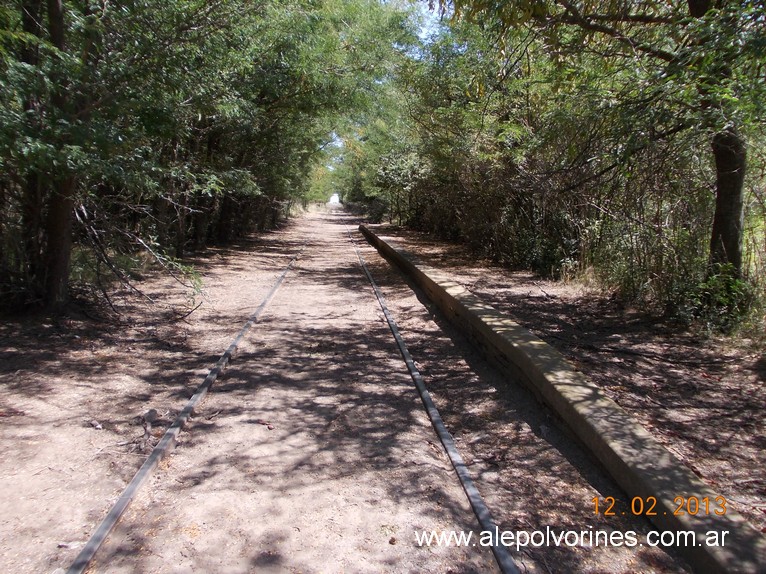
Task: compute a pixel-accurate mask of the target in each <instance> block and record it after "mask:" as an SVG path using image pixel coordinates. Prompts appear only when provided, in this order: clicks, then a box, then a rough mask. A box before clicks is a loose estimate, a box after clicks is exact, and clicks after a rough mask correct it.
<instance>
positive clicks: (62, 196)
mask: <svg viewBox="0 0 766 574" xmlns="http://www.w3.org/2000/svg"><path fill="white" fill-rule="evenodd" d="M65 29H66V28H65V22H64V7H63V5H62V2H61V0H48V32H49V34H50V39H51V43H52V44H53V46H55V47H56V48H57V49H58V50H60V51H62V52H63V51H64V49H65V42H64V39H65ZM53 80H54V85H55V87H54V88H53V92H52V94H51V104H52V106H53V108H54V113H58V114H60V115H61V116H63V117H66V116H67V110H68V104H69V102H68V98H67V92H66V82H65V79H64V78H62V77H55V76H54V78H53ZM60 143H61V144H63V143H65V142H60ZM76 183H77V182H76V179H75V177H74V175H72V174H60V175H58V177H54V182H53V189H52V190H51V191H52V192H51V195H50V199H49V201H48V218H47V222H46V251H45V284H44V288H45V303H46V305H47V306H48V307H54V308H56V307H60V306H62V305H63V304H64V303H66V301H67V298H68V294H69V289H68V287H69V263H70V260H71V251H72V211H73V209H74V196H75V191H76V189H77V185H76Z"/></svg>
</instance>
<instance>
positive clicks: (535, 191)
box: [345, 0, 766, 327]
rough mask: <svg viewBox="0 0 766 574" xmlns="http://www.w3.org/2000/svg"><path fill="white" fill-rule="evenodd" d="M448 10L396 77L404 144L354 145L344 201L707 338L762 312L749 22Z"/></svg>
mask: <svg viewBox="0 0 766 574" xmlns="http://www.w3.org/2000/svg"><path fill="white" fill-rule="evenodd" d="M443 8H444V9H453V10H454V14H453V16H452V18H451V19H450V20H449V22H444V24H443V26H442V28H441V30H440V33H439V34H437V35H436V36H435V38H434V39H433V41H432V42H429V43H428V44H426V45H424V47H423V49H422V51H421V53H420V54H419V56H418V57H415V58H413V59H411V60H410V61H409V62H408V64H407V66H406V67H405V68H403V69H402V70H401V72H400V74H399V76H398V87H399V94H398V96H397V97H398V103H397V104H396V105H395V107H396V108H398V109H404V110H406V111H407V113H408V116H409V122H408V123H407V125H406V127H405V128H403V129H402V128H401V127H397V130H399V132H400V133H399V134H398V135H397V137H393V138H392V137H391V134H390V132H389V133H384V132H381V131H380V130H379V129H377V128H376V127H374V126H373V127H370V126H369V125H368V126H366V127H365V128H364V129H365V130H366V133H365V137H364V138H359V137H353V136H352V139H354V140H355V142H356V143H354V144H353V145H351V146H349V147H350V151H349V155H348V157H347V159H346V166H347V168H348V169H349V170H350V171H351V172H352V174H347V175H345V179H346V180H347V181H349V182H350V181H354V178H356V180H357V183H356V184H355V185H346V187H345V190H346V191H345V193H346V197H347V198H349V199H352V200H360V199H364V198H367V200H368V201H370V200H372V198H375V199H374V201H375V203H376V205H378V206H379V204H380V203H381V202H382V203H384V204H385V205H386V209H380V208H379V207H378V208H377V212H380V213H383V212H386V213H387V214H388V216H389V217H390V218H391V219H392V220H395V221H399V222H402V223H406V224H409V225H413V226H416V227H419V228H421V229H424V230H429V231H433V232H436V233H439V234H441V235H443V236H446V237H452V238H456V239H460V240H463V241H466V242H468V243H470V244H472V245H473V246H475V248H476V249H477V250H480V251H482V252H484V253H485V254H487V255H489V256H491V257H493V258H495V259H497V260H498V261H502V262H504V263H507V264H509V265H512V266H516V267H523V268H531V269H534V270H537V271H538V272H540V273H543V274H546V275H554V276H572V275H578V276H580V277H586V278H589V279H593V280H595V281H597V282H598V284H600V285H601V286H603V287H605V288H608V289H610V290H614V291H616V292H619V293H620V294H621V295H622V296H624V297H626V298H629V299H639V300H643V301H647V302H651V303H653V304H655V305H656V306H657V307H658V308H661V309H665V310H668V311H671V312H673V313H675V314H677V315H682V316H685V317H687V318H693V317H695V316H699V317H700V318H704V319H705V321H709V322H711V324H717V325H723V326H725V327H726V326H729V325H730V318H731V315H732V314H734V315H741V314H742V313H743V312H744V310H745V309H746V308H748V306H749V305H750V304H751V303H752V302H753V300H754V296H756V295H757V294H758V292H759V291H760V292H761V294H762V292H763V288H764V279H763V277H764V276H765V275H766V274H765V273H764V263H765V262H766V236H764V231H765V229H764V222H765V221H766V211H765V210H764V207H765V205H764V151H765V150H766V147H765V144H766V141H764V120H763V117H764V115H763V112H764V102H766V93H765V91H766V36H765V35H764V30H765V29H766V17H765V16H764V14H763V10H762V7H760V6H759V5H758V3H756V2H740V3H726V2H723V3H721V4H717V5H713V4H710V3H706V2H690V3H689V4H686V3H681V2H678V3H658V2H648V1H647V2H628V3H626V2H614V1H611V0H603V1H599V0H587V1H585V0H583V1H578V2H569V1H566V0H550V1H549V0H532V1H530V0H523V1H512V2H492V1H489V2H486V1H484V0H474V1H472V0H465V1H462V0H461V1H456V2H455V4H454V5H447V4H446V3H445V4H443ZM387 121H388V120H387ZM359 142H362V143H361V144H360V143H359ZM405 142H406V143H405ZM360 145H362V146H363V147H364V148H365V150H366V152H365V153H361V152H360V151H359V150H358V149H357V148H358V147H359V146H360ZM355 166H360V167H359V168H355ZM359 181H364V182H366V187H365V186H364V185H360V184H359ZM711 287H714V289H711ZM703 315H704V317H702V316H703Z"/></svg>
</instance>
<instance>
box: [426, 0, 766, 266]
mask: <svg viewBox="0 0 766 574" xmlns="http://www.w3.org/2000/svg"><path fill="white" fill-rule="evenodd" d="M447 4H448V3H447V2H442V4H441V6H442V9H443V10H444V9H446V8H447ZM454 9H455V17H460V16H461V15H462V14H466V15H467V16H468V17H469V18H473V19H478V20H482V21H483V22H485V23H486V24H487V25H488V26H489V27H490V28H491V29H492V30H493V31H495V32H497V31H500V33H501V34H507V33H508V31H509V30H511V29H514V28H516V27H519V26H529V27H531V28H532V29H533V30H535V32H536V33H538V34H540V35H541V36H542V37H543V38H545V40H546V42H547V45H548V49H549V50H550V51H551V53H552V54H554V55H555V57H556V58H558V59H563V60H566V61H567V63H568V64H569V65H572V64H574V65H576V62H577V60H578V59H579V57H580V55H581V52H582V50H583V48H585V49H586V50H593V51H594V52H601V53H603V54H604V55H605V57H608V58H615V57H616V58H619V59H621V60H622V61H623V62H624V65H625V66H640V67H641V68H642V69H643V70H649V72H650V73H649V75H650V76H651V77H652V78H653V79H654V81H655V83H654V85H647V89H646V90H645V98H646V99H645V102H646V105H647V106H658V105H668V104H670V105H672V106H674V107H675V110H676V112H677V115H678V118H679V122H680V124H682V125H683V126H684V128H698V127H700V126H701V127H702V128H704V129H706V130H707V131H708V132H709V133H710V134H711V135H710V142H711V144H710V145H711V149H712V155H713V158H714V162H715V172H716V178H715V179H716V181H715V197H716V202H715V213H714V216H713V225H712V231H711V239H710V263H711V266H716V265H720V264H729V265H731V267H732V269H733V270H734V273H735V275H737V276H739V275H741V273H742V237H743V205H744V202H743V183H744V178H745V168H746V156H747V146H746V140H745V138H744V136H743V135H742V133H741V124H742V123H743V122H747V121H752V116H751V117H750V118H748V117H746V116H747V112H748V111H752V109H754V108H755V107H756V105H755V104H754V102H756V101H757V100H758V98H759V97H760V95H761V93H762V90H761V89H758V88H754V85H753V84H751V83H750V82H749V79H750V78H752V77H753V75H760V76H761V77H762V76H763V68H762V64H763V59H764V56H763V51H762V50H761V48H762V43H763V23H764V22H763V14H762V12H761V8H760V7H759V6H758V3H757V2H754V1H746V2H727V1H725V0H721V1H719V2H715V3H714V2H713V1H711V0H689V3H688V6H687V7H686V8H685V9H684V8H683V7H682V6H680V5H679V4H677V3H676V4H664V3H656V2H650V1H642V2H635V3H624V2H615V1H612V0H604V1H596V2H593V1H586V0H581V1H570V0H519V1H512V2H493V1H489V2H485V1H478V0H456V1H455V2H454ZM756 62H758V63H756ZM657 84H661V85H662V86H661V87H662V89H660V88H659V87H658V85H657ZM688 86H693V87H694V88H695V89H696V94H694V93H692V92H690V91H688V90H686V89H685V88H687V87H688ZM660 98H661V100H660ZM660 132H662V130H660Z"/></svg>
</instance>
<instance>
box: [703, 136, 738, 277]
mask: <svg viewBox="0 0 766 574" xmlns="http://www.w3.org/2000/svg"><path fill="white" fill-rule="evenodd" d="M713 156H714V157H715V170H716V196H715V214H714V216H713V233H712V236H711V239H710V263H711V267H712V266H716V265H717V264H727V263H728V264H731V266H732V267H733V268H734V269H733V271H734V274H735V276H737V277H739V276H741V275H742V237H743V230H744V217H745V211H744V205H745V202H744V188H745V167H746V162H747V148H746V146H745V140H744V138H743V137H742V136H741V135H740V134H739V133H738V132H737V130H736V129H735V128H734V127H729V128H727V129H725V130H723V131H721V132H719V133H717V134H715V136H713Z"/></svg>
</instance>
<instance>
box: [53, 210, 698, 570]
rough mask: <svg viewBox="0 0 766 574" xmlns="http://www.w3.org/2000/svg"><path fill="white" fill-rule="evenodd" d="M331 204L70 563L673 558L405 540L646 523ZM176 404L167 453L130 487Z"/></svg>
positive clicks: (637, 562)
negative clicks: (602, 508) (612, 502)
mask: <svg viewBox="0 0 766 574" xmlns="http://www.w3.org/2000/svg"><path fill="white" fill-rule="evenodd" d="M348 219H349V218H348V216H346V215H344V214H331V215H321V216H319V215H315V216H313V218H312V219H311V221H310V223H309V224H307V225H309V228H310V229H308V230H302V231H301V230H299V231H298V235H300V236H303V238H304V240H305V242H306V245H307V246H306V250H305V252H304V253H303V255H302V257H301V258H300V259H298V255H297V254H296V255H295V257H293V258H292V259H291V260H290V263H289V264H288V265H287V266H286V268H284V269H282V270H281V274H280V275H279V277H278V279H277V281H276V282H275V283H274V285H273V287H272V288H271V290H270V291H269V293H268V294H267V296H266V297H265V298H264V299H263V300H262V302H261V303H260V305H259V307H258V308H257V310H256V311H255V313H254V314H253V315H251V316H250V318H249V319H248V321H247V322H246V323H245V326H244V327H243V328H242V329H241V331H240V332H239V334H238V335H237V336H236V338H235V339H234V341H233V342H232V343H231V345H230V346H229V348H228V349H227V350H226V351H225V352H224V354H223V355H222V356H221V358H220V360H219V361H218V363H217V364H216V366H215V367H214V368H213V369H212V370H211V372H210V373H209V374H208V376H207V377H206V378H205V380H204V381H203V383H202V384H201V385H200V387H199V389H198V390H197V393H196V394H195V395H194V397H193V398H192V399H191V400H190V402H189V404H187V406H186V408H185V409H184V410H183V412H182V413H181V415H180V416H179V417H178V419H176V421H175V422H174V423H173V425H172V426H171V427H170V428H169V429H168V431H167V433H166V434H165V436H164V437H163V439H162V441H161V442H160V444H158V446H157V448H156V449H155V451H154V452H153V453H152V454H151V455H150V457H149V458H148V459H147V461H146V463H145V464H144V466H143V467H142V468H141V469H140V470H139V472H138V473H137V474H136V477H135V478H134V479H133V481H132V482H131V483H130V484H129V485H128V487H127V488H126V490H125V492H124V493H123V495H122V496H121V497H120V498H119V500H118V502H117V504H115V506H114V507H113V508H112V510H111V511H110V512H109V514H108V515H107V517H106V518H105V519H104V521H103V522H102V524H101V526H99V527H98V528H97V529H96V531H95V532H94V534H93V536H92V537H91V539H90V540H89V541H88V543H87V545H86V546H85V547H84V549H83V550H82V552H81V553H80V555H79V556H78V557H77V559H76V560H75V562H74V563H73V564H72V566H71V567H70V569H69V571H68V572H69V573H72V574H74V573H79V572H83V571H85V570H86V569H87V568H89V567H90V568H92V569H94V570H95V571H102V570H103V571H110V572H112V571H114V572H123V571H125V572H127V571H142V572H150V571H161V570H162V566H161V565H162V564H168V563H170V564H172V563H174V562H173V561H172V560H173V557H174V556H176V557H179V556H180V557H182V558H179V560H180V561H181V563H180V564H179V566H178V568H179V569H180V570H181V571H183V570H185V569H187V568H185V566H184V565H186V566H189V568H188V569H189V570H191V569H193V568H191V567H192V566H193V567H196V568H197V569H203V570H207V571H223V570H225V571H230V572H235V571H243V572H244V571H274V572H281V571H291V569H292V570H293V571H322V572H325V571H329V572H332V571H341V570H343V571H370V572H376V571H445V572H446V571H454V572H483V571H491V570H493V569H494V570H498V571H501V572H519V571H524V572H576V571H581V572H597V571H598V572H604V571H609V572H637V571H641V572H680V571H684V569H685V568H686V567H685V565H684V563H683V561H682V560H680V559H679V558H678V556H677V555H675V554H674V553H672V552H671V554H667V553H666V552H664V551H663V550H661V549H660V548H641V549H637V548H633V547H627V546H625V545H622V546H609V547H603V546H602V547H597V548H590V549H588V548H584V547H583V545H582V544H577V545H574V546H567V545H562V546H561V547H557V548H552V547H548V546H547V545H545V546H543V545H534V544H533V545H527V546H526V547H524V548H517V550H516V551H514V550H513V546H512V545H511V550H510V551H509V549H508V548H507V547H506V545H505V544H500V543H499V541H498V540H497V539H495V540H494V541H493V542H491V543H490V544H488V545H487V544H484V545H476V546H474V547H471V548H470V549H467V548H455V547H451V548H447V547H445V548H442V547H438V548H431V549H429V550H426V549H423V548H418V547H416V544H415V543H414V538H413V530H415V529H422V530H423V531H426V530H434V531H437V530H438V531H449V530H454V531H474V532H475V533H476V534H478V533H479V531H480V530H481V531H496V532H501V531H522V530H524V531H528V532H533V531H536V530H544V529H546V528H549V529H550V528H555V529H557V531H565V530H572V531H583V530H585V531H594V530H605V531H609V532H625V531H632V532H635V533H636V535H637V536H644V535H645V534H646V533H647V532H648V531H649V530H650V529H651V526H650V525H649V524H648V522H646V521H645V520H643V519H642V518H641V517H636V516H618V517H616V518H615V519H614V520H611V519H609V520H607V519H605V517H604V516H600V515H597V514H594V512H593V502H592V501H593V499H594V498H595V499H597V500H598V499H603V498H605V497H607V496H617V497H619V496H620V490H619V488H618V487H617V486H616V485H615V484H614V483H613V482H612V481H611V480H610V479H609V477H608V476H606V475H605V473H604V472H603V470H602V469H600V468H599V466H598V464H596V463H595V462H594V461H593V460H592V459H591V458H590V457H589V456H588V455H587V453H585V452H583V451H582V449H581V448H580V447H579V446H578V445H577V443H576V441H574V440H573V439H572V438H571V437H570V436H569V435H568V433H567V431H566V430H565V429H562V428H560V427H559V426H558V425H557V423H556V422H555V420H554V418H553V417H552V416H551V413H550V412H548V411H546V409H545V408H543V407H541V406H540V405H539V404H538V403H537V402H536V401H535V399H534V398H533V397H532V396H531V395H530V394H529V393H528V392H527V391H525V390H523V389H522V388H521V387H519V386H517V385H515V384H514V383H513V382H511V383H509V382H508V381H507V380H506V377H504V376H503V375H502V374H500V373H499V372H498V371H496V370H495V369H493V368H492V367H491V366H489V365H488V364H487V363H486V362H485V361H484V360H483V359H482V358H481V357H480V356H479V355H478V354H477V353H476V352H474V351H473V350H471V348H470V345H469V344H468V343H467V341H466V340H465V339H463V338H462V336H461V335H460V333H458V332H456V331H455V330H454V329H453V328H451V327H450V326H449V325H448V324H447V323H446V321H444V320H443V319H441V318H440V317H439V315H438V313H437V312H436V311H435V309H434V308H432V307H431V306H430V304H429V303H428V302H426V301H424V300H423V296H422V294H418V293H417V292H416V291H413V290H412V289H411V288H410V286H409V285H407V284H406V282H405V281H404V280H403V278H402V277H401V276H400V275H399V274H398V273H397V272H396V271H394V270H393V269H392V268H391V267H390V266H388V264H387V263H386V262H385V261H384V260H383V259H382V258H380V257H379V256H378V255H377V253H376V252H375V251H374V250H373V249H372V248H370V247H369V246H367V245H366V244H361V243H357V242H356V241H355V238H354V234H353V233H352V232H351V230H350V229H349V228H348V227H347V225H346V222H347V220H348ZM323 235H324V237H323ZM352 246H353V249H352ZM365 255H366V257H365ZM354 256H355V257H354ZM354 259H356V261H354ZM366 260H367V261H366ZM367 280H369V283H370V284H372V286H373V287H372V290H370V288H369V287H366V286H365V281H367ZM384 293H385V295H384ZM376 298H377V302H379V304H380V305H381V309H382V314H381V312H380V311H377V310H376V309H375V304H377V302H376ZM381 315H382V316H381ZM394 317H396V318H397V319H396V320H394ZM383 319H385V321H386V323H383ZM397 323H399V325H400V326H401V329H400V327H399V326H397ZM253 327H256V328H253ZM388 328H390V330H391V332H393V335H394V340H395V341H396V346H395V345H394V340H392V339H391V335H390V333H389V334H388V335H386V333H385V331H386V330H387V329H388ZM243 341H247V343H246V345H245V347H246V349H245V350H244V351H242V352H241V353H240V355H239V356H237V357H236V360H235V361H233V363H232V365H231V366H229V369H228V371H227V375H226V378H225V379H224V383H223V384H222V383H221V382H220V381H219V382H216V380H217V378H218V376H219V375H220V374H221V373H222V372H223V370H224V369H226V368H227V365H228V363H229V361H230V360H231V359H232V357H235V355H236V351H237V349H238V348H239V347H240V346H241V343H242V342H243ZM405 341H407V343H405ZM408 344H409V346H410V348H411V350H412V351H410V349H408ZM399 354H401V356H397V355H399ZM402 358H403V359H404V364H406V366H407V368H408V371H409V376H410V377H411V379H412V381H414V383H415V387H416V388H415V389H413V386H412V382H409V381H407V380H406V379H407V376H408V374H407V371H406V370H405V369H404V364H403V363H402ZM419 367H420V368H419ZM214 382H216V384H215V385H213V383H214ZM211 388H212V390H213V391H214V392H212V393H210V395H208V397H207V400H206V401H205V402H204V403H203V402H202V399H203V398H204V397H205V394H206V393H207V392H208V390H209V389H211ZM416 391H417V393H418V394H419V396H420V398H421V401H422V403H423V405H424V406H425V412H427V413H428V416H429V417H430V422H429V419H426V417H425V412H424V411H418V410H417V409H416V408H415V406H414V405H413V402H412V401H413V398H415V397H416V396H417V395H416ZM431 395H433V399H432V398H431ZM437 407H438V409H437ZM439 411H441V413H440V412H439ZM192 413H193V414H194V420H193V421H192V423H191V425H190V426H191V430H190V433H189V439H188V440H187V441H186V443H185V445H184V448H182V449H179V450H178V451H176V452H175V453H174V456H173V457H171V458H172V459H173V460H172V461H171V462H170V463H169V464H168V465H167V467H166V468H164V469H162V470H160V471H159V472H158V474H155V475H154V483H153V484H151V485H149V484H145V483H147V482H149V481H148V477H149V476H150V475H151V473H152V472H153V471H154V470H155V468H156V467H157V465H158V464H159V462H160V460H161V459H162V458H163V457H164V456H165V455H166V454H168V452H169V451H170V449H171V448H172V445H173V443H174V442H175V440H176V438H177V437H178V434H179V433H180V431H181V428H182V427H184V425H185V424H186V423H187V422H188V421H189V419H190V417H191V415H192ZM197 421H202V422H197ZM431 425H433V428H434V429H435V431H436V436H438V438H439V440H440V441H441V443H442V445H443V447H444V450H442V449H441V448H439V449H437V448H435V442H434V441H433V438H432V437H434V434H433V432H434V431H433V430H431V428H430V427H431ZM448 460H449V462H447V461H448ZM458 479H459V480H460V484H461V485H462V489H463V490H462V491H461V487H460V486H458V484H459V483H458ZM142 485H144V487H143V488H141V486H142ZM463 492H464V493H465V495H467V499H466V497H465V496H464V495H463ZM482 495H483V496H482ZM133 501H135V504H134V506H135V508H134V509H133V511H132V513H131V512H126V509H127V508H128V505H129V504H131V502H133ZM469 504H470V506H469ZM471 510H472V511H473V513H474V514H475V515H476V517H477V518H476V519H474V518H472V517H471V515H470V511H471ZM123 514H124V515H125V519H124V520H123V522H121V523H120V524H119V525H118V520H119V518H120V517H121V516H123ZM206 518H207V520H206ZM115 526H117V528H115ZM142 529H143V532H142ZM312 529H313V531H312ZM113 530H114V534H113V536H112V537H111V538H110V540H109V541H107V540H106V539H107V535H108V534H109V533H110V532H112V531H113ZM220 530H223V531H224V533H223V534H221V533H220V532H219V531H220ZM147 531H151V532H152V534H151V535H148V534H147ZM307 531H308V532H307ZM224 547H225V548H226V550H225V551H223V550H222V548H224ZM328 548H330V549H332V550H330V552H331V554H332V555H333V558H332V559H331V560H330V561H329V562H326V563H323V562H321V560H319V557H320V556H322V555H323V554H324V553H326V552H327V551H328ZM490 550H491V551H492V553H493V554H492V555H490V554H489V551H490ZM222 555H223V556H226V557H227V558H226V559H224V558H223V557H222ZM211 556H213V557H214V558H216V559H218V560H219V562H215V560H214V559H213V558H211ZM221 561H223V562H221Z"/></svg>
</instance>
